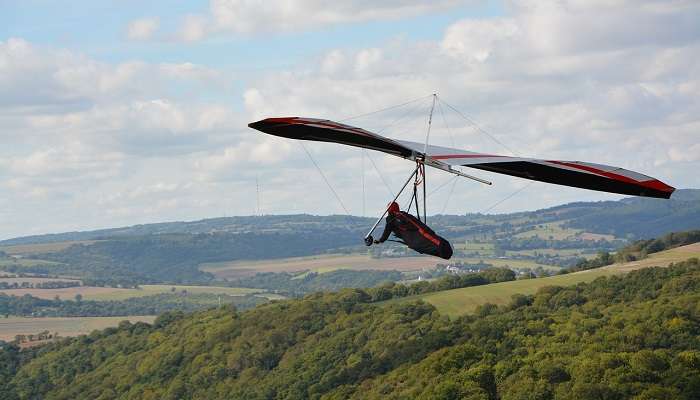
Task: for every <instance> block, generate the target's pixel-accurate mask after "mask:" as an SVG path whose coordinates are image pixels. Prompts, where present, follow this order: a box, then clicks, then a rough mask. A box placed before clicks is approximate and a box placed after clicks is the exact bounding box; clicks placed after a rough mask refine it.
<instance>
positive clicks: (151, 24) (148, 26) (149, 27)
mask: <svg viewBox="0 0 700 400" xmlns="http://www.w3.org/2000/svg"><path fill="white" fill-rule="evenodd" d="M159 27H160V19H159V18H141V19H137V20H134V21H131V22H129V25H128V26H127V28H126V37H127V38H129V39H130V40H149V39H151V38H152V37H153V34H155V33H156V31H157V30H158V28H159Z"/></svg>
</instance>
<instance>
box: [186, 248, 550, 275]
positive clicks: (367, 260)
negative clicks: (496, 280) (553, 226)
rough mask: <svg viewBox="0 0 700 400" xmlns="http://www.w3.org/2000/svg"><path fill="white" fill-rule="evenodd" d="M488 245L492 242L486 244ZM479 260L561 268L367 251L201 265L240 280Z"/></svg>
mask: <svg viewBox="0 0 700 400" xmlns="http://www.w3.org/2000/svg"><path fill="white" fill-rule="evenodd" d="M484 246H488V244H486V245H484ZM458 261H461V262H465V263H478V262H480V261H483V262H485V263H488V264H492V265H494V266H496V267H502V266H510V267H513V268H537V267H542V268H544V269H547V270H552V271H558V270H559V268H558V267H553V266H551V265H544V264H538V263H536V262H534V261H530V260H514V259H502V258H490V257H471V258H461V257H459V258H458V257H455V258H452V259H451V260H449V261H445V260H442V259H439V258H434V257H421V256H417V257H397V258H371V257H370V256H369V255H364V254H348V255H337V254H336V255H322V256H312V257H293V258H284V259H279V260H262V261H231V262H218V263H206V264H201V265H200V266H199V269H200V270H202V271H205V272H209V273H211V274H214V276H216V277H217V278H219V279H236V278H241V277H245V276H251V275H254V274H256V273H258V272H296V271H304V270H310V271H313V272H318V273H324V272H329V271H333V270H336V269H352V270H358V271H361V270H368V269H374V270H397V271H404V272H406V271H420V270H422V269H431V268H435V266H436V265H437V264H448V263H453V262H458Z"/></svg>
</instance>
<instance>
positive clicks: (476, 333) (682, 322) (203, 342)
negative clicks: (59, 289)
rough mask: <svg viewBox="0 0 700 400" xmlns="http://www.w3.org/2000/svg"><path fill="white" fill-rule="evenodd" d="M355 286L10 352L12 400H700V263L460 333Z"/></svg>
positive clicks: (637, 275)
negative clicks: (381, 301) (382, 301)
mask: <svg viewBox="0 0 700 400" xmlns="http://www.w3.org/2000/svg"><path fill="white" fill-rule="evenodd" d="M378 290H380V289H368V290H359V289H346V290H343V291H340V292H338V293H334V294H328V293H327V294H323V293H317V294H314V295H309V296H306V297H305V298H303V299H300V300H289V301H282V302H273V303H270V304H266V305H262V306H259V307H257V308H255V309H253V310H249V311H245V312H237V311H235V310H234V309H232V308H229V307H224V308H220V309H215V310H210V311H206V312H198V313H194V314H190V315H183V314H179V313H168V314H164V315H162V316H161V317H159V318H158V319H157V320H156V322H155V324H154V325H153V326H150V325H148V324H144V323H137V324H133V325H132V324H128V323H124V324H122V325H120V326H119V327H118V328H113V329H107V330H105V331H103V332H96V333H93V334H92V335H89V336H86V337H80V338H75V339H64V340H63V341H62V342H60V343H54V344H50V345H47V346H45V347H43V348H40V349H29V350H25V351H22V352H18V351H17V349H16V348H14V347H12V346H9V347H7V348H6V349H5V350H3V351H2V352H0V360H2V361H3V362H2V363H0V365H2V367H1V369H0V374H1V375H2V376H0V385H1V386H0V397H2V398H3V399H32V398H47V399H49V398H50V399H108V398H117V397H119V398H125V399H126V398H130V399H180V398H206V399H306V398H311V399H346V398H356V399H413V398H416V399H462V398H468V399H503V400H509V399H554V398H556V399H589V398H590V399H593V398H596V399H625V398H636V399H670V398H678V399H697V398H700V350H698V349H700V310H699V309H698V304H699V302H700V262H699V261H698V260H697V259H693V260H690V261H688V262H683V263H679V264H677V265H674V266H671V267H669V268H650V269H644V270H640V271H637V272H632V273H630V274H628V275H626V276H622V277H610V278H600V279H597V280H596V281H594V282H592V283H590V284H579V285H577V286H574V287H567V288H560V287H547V288H543V289H541V290H540V291H539V292H538V293H537V294H536V295H534V296H522V295H516V296H514V298H513V301H512V302H511V304H509V305H507V306H503V307H496V306H494V305H488V304H486V305H484V306H482V307H480V308H479V309H478V310H477V313H476V315H472V316H465V317H462V318H459V319H454V320H450V319H448V318H446V317H444V316H441V315H440V314H439V313H437V312H436V311H435V309H434V308H433V307H432V306H430V305H428V304H424V303H407V304H406V303H404V304H390V305H384V306H381V307H380V306H377V305H375V304H373V302H374V301H375V299H376V298H377V296H376V293H377V291H378Z"/></svg>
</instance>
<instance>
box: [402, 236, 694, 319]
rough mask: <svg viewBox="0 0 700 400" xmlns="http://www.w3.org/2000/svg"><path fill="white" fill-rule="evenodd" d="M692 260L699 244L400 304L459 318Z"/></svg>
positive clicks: (410, 298) (451, 291) (465, 289)
mask: <svg viewBox="0 0 700 400" xmlns="http://www.w3.org/2000/svg"><path fill="white" fill-rule="evenodd" d="M692 257H700V243H696V244H692V245H688V246H682V247H678V248H675V249H671V250H667V251H663V252H659V253H655V254H652V255H651V256H649V257H648V258H646V259H644V260H640V261H633V262H629V263H623V264H613V265H609V266H607V267H602V268H597V269H592V270H588V271H580V272H575V273H571V274H566V275H557V276H552V277H548V278H539V279H526V280H518V281H511V282H501V283H495V284H491V285H484V286H474V287H468V288H461V289H453V290H446V291H442V292H436V293H428V294H425V295H418V296H411V297H406V298H403V299H399V300H397V301H402V302H403V301H411V300H416V299H422V300H424V301H427V302H428V303H430V304H432V305H434V306H435V307H436V308H437V309H438V310H439V311H440V312H441V313H444V314H446V315H449V316H451V317H456V316H459V315H462V314H466V313H469V312H472V311H474V309H475V308H476V307H477V306H478V305H481V304H484V303H487V302H488V303H493V304H499V305H500V304H507V303H508V302H510V299H511V296H512V295H514V294H517V293H520V294H533V293H535V292H536V291H537V290H538V289H539V288H541V287H544V286H568V285H574V284H576V283H580V282H590V281H592V280H594V279H596V278H598V277H600V276H609V275H614V274H620V273H625V272H630V271H634V270H637V269H641V268H645V267H652V266H662V267H666V266H668V265H669V264H671V263H673V262H680V261H684V260H687V259H688V258H692Z"/></svg>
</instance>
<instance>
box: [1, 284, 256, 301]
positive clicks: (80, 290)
mask: <svg viewBox="0 0 700 400" xmlns="http://www.w3.org/2000/svg"><path fill="white" fill-rule="evenodd" d="M172 288H175V291H176V292H181V291H183V290H186V291H188V292H190V293H213V294H228V295H231V296H243V295H246V294H249V293H260V292H261V291H262V290H260V289H248V288H231V287H219V286H182V285H141V286H140V288H139V289H120V288H110V287H97V286H79V287H72V288H63V289H7V290H0V293H5V294H8V295H15V296H23V295H25V294H30V295H32V296H34V297H39V298H42V299H54V298H55V297H56V296H58V297H59V298H60V299H61V300H73V299H74V298H75V296H76V295H77V294H80V295H81V296H83V300H101V301H105V300H125V299H129V298H132V297H143V296H151V295H154V294H159V293H170V292H171V290H172Z"/></svg>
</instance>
